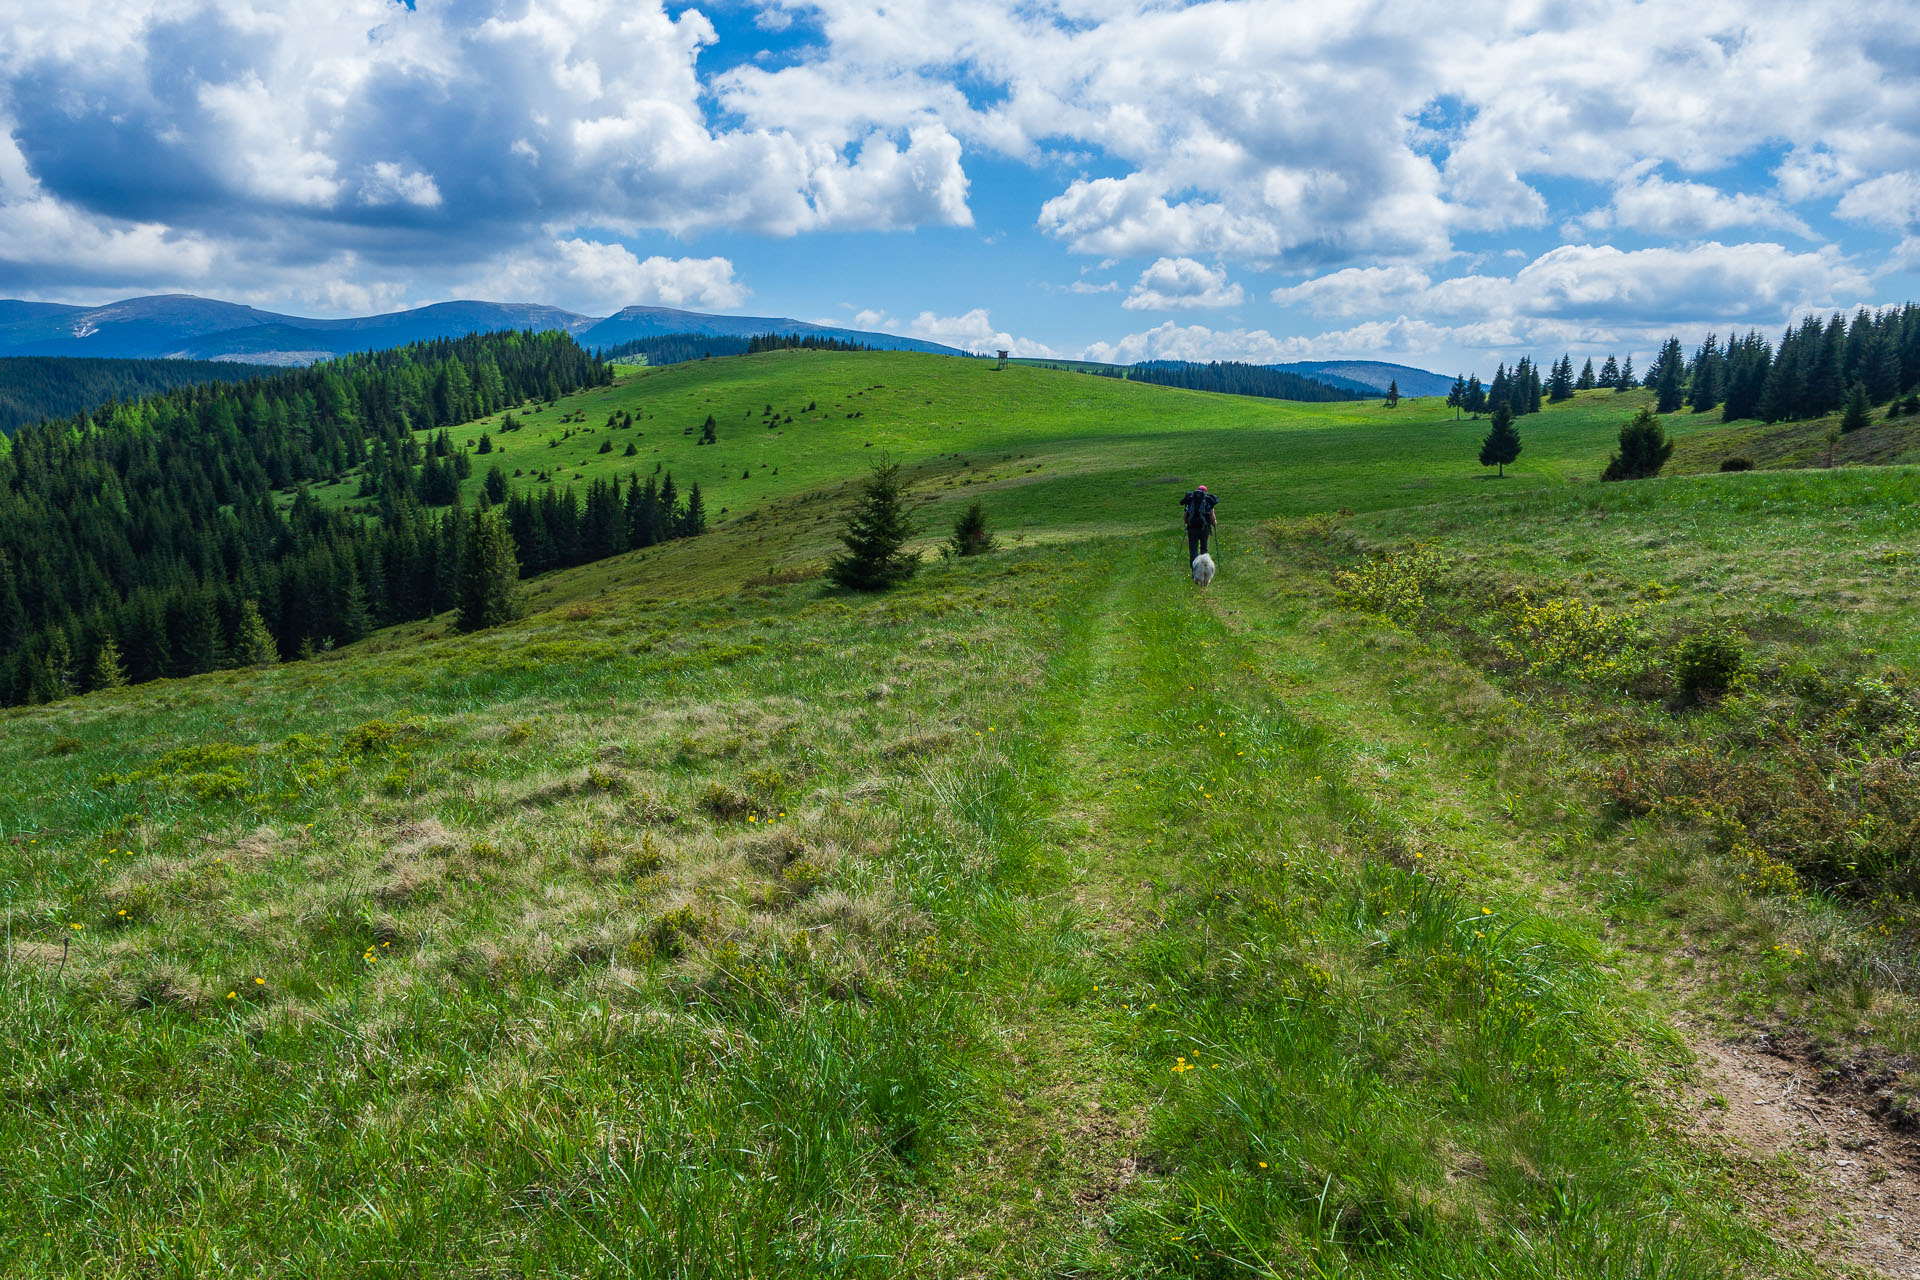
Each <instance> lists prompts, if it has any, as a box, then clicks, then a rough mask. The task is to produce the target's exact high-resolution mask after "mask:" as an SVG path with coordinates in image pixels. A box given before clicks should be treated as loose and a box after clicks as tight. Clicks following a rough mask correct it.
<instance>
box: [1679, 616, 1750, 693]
mask: <svg viewBox="0 0 1920 1280" xmlns="http://www.w3.org/2000/svg"><path fill="white" fill-rule="evenodd" d="M1746 673H1747V645H1746V641H1744V640H1743V639H1741V638H1740V637H1739V636H1738V635H1735V634H1734V633H1733V632H1731V631H1726V630H1723V629H1720V628H1715V629H1714V630H1711V631H1699V632H1695V633H1694V634H1693V635H1690V636H1687V637H1686V638H1684V639H1682V640H1681V641H1680V643H1679V644H1677V645H1675V646H1674V648H1673V678H1674V683H1676V684H1678V685H1679V686H1680V691H1681V692H1682V693H1684V694H1686V695H1687V696H1688V697H1689V698H1692V699H1694V700H1696V701H1698V700H1700V699H1702V698H1711V697H1717V696H1718V695H1720V694H1723V693H1725V692H1727V690H1729V689H1731V688H1733V687H1734V686H1735V685H1737V684H1738V683H1739V682H1740V680H1741V679H1742V677H1744V676H1745V675H1746Z"/></svg>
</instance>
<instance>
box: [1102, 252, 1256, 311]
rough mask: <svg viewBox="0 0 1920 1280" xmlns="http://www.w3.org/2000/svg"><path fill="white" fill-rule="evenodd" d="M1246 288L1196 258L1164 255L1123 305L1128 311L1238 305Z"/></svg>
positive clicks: (1141, 276) (1144, 272)
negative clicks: (1195, 259) (1196, 260)
mask: <svg viewBox="0 0 1920 1280" xmlns="http://www.w3.org/2000/svg"><path fill="white" fill-rule="evenodd" d="M1246 298H1247V294H1246V290H1244V289H1242V288H1241V287H1240V286H1239V285H1237V284H1233V283H1231V282H1230V281H1229V280H1228V279H1227V273H1226V272H1225V271H1224V270H1221V269H1219V268H1216V267H1209V266H1207V265H1206V264H1205V263H1203V262H1195V261H1194V260H1193V259H1192V258H1161V259H1159V260H1158V261H1156V262H1155V263H1154V264H1153V265H1152V266H1150V267H1148V268H1147V269H1146V270H1145V271H1142V272H1141V273H1140V278H1139V279H1138V280H1137V281H1135V282H1134V285H1133V291H1132V292H1131V293H1129V294H1128V295H1127V300H1126V301H1125V302H1123V303H1121V304H1120V305H1121V306H1122V307H1124V308H1126V309H1127V310H1128V311H1171V310H1178V309H1182V308H1192V307H1237V306H1239V305H1240V304H1241V303H1242V302H1244V301H1246Z"/></svg>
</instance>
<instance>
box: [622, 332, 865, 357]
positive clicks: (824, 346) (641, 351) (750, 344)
mask: <svg viewBox="0 0 1920 1280" xmlns="http://www.w3.org/2000/svg"><path fill="white" fill-rule="evenodd" d="M873 349H874V348H872V347H870V346H867V345H866V344H865V343H861V342H854V341H852V340H851V339H848V338H835V337H833V336H831V335H826V334H817V333H809V334H799V333H757V334H755V335H753V336H752V337H751V338H743V337H738V336H735V335H730V334H711V333H663V334H659V335H657V336H655V337H651V338H633V339H630V340H628V341H626V342H622V343H619V344H617V345H615V346H611V347H604V348H601V349H600V350H599V351H598V352H597V354H598V355H599V357H600V358H601V359H602V360H624V359H630V358H632V357H634V356H639V357H641V358H642V359H644V360H645V361H646V362H647V363H648V364H650V365H661V364H684V363H686V362H687V361H689V360H705V359H706V358H707V357H709V356H744V355H758V354H759V353H760V352H762V351H792V350H797V351H872V350H873Z"/></svg>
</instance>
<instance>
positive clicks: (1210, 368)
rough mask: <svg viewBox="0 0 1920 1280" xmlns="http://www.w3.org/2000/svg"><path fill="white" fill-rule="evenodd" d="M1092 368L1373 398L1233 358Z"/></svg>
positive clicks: (1211, 384) (1310, 396)
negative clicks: (1199, 362) (1205, 362)
mask: <svg viewBox="0 0 1920 1280" xmlns="http://www.w3.org/2000/svg"><path fill="white" fill-rule="evenodd" d="M1093 372H1095V373H1098V374H1099V375H1100V376H1102V377H1107V378H1128V379H1131V380H1132V381H1135V382H1151V383H1153V384H1155V385H1156V386H1162V387H1184V388H1186V389H1187V390H1189V391H1221V392H1225V393H1227V394H1228V395H1236V396H1265V397H1267V398H1268V399H1271V400H1301V401H1305V402H1306V403H1308V404H1330V403H1333V402H1334V401H1338V400H1370V399H1372V398H1373V397H1372V395H1371V393H1368V392H1363V391H1352V390H1349V389H1347V388H1345V387H1335V386H1329V385H1328V384H1327V383H1324V382H1315V381H1314V380H1313V379H1312V378H1303V377H1301V376H1300V375H1299V374H1297V373H1282V372H1281V371H1280V370H1278V369H1269V368H1268V367H1267V366H1265V365H1259V364H1242V363H1240V362H1239V361H1236V360H1215V361H1212V362H1210V363H1207V364H1196V363H1192V362H1189V361H1176V360H1165V361H1162V360H1155V361H1149V362H1147V363H1145V364H1136V365H1129V366H1128V367H1127V368H1124V369H1120V368H1113V369H1097V370H1093Z"/></svg>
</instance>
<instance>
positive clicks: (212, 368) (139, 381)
mask: <svg viewBox="0 0 1920 1280" xmlns="http://www.w3.org/2000/svg"><path fill="white" fill-rule="evenodd" d="M259 374H260V370H259V369H257V368H255V367H254V366H252V365H245V364H236V363H234V362H232V361H228V360H87V359H71V358H63V357H55V356H0V435H5V434H8V433H10V432H12V431H13V430H14V429H16V428H18V427H23V426H25V425H26V424H27V423H29V422H38V421H40V419H42V418H64V417H68V416H71V415H73V414H77V413H86V412H89V411H90V410H93V409H97V408H99V407H100V406H101V405H103V404H106V403H108V402H109V401H112V400H135V399H138V398H139V397H141V396H145V395H152V394H154V393H156V392H161V391H171V390H172V389H173V388H175V387H187V386H193V385H194V384H196V383H201V382H244V381H246V380H247V379H248V378H253V377H258V376H259Z"/></svg>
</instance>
